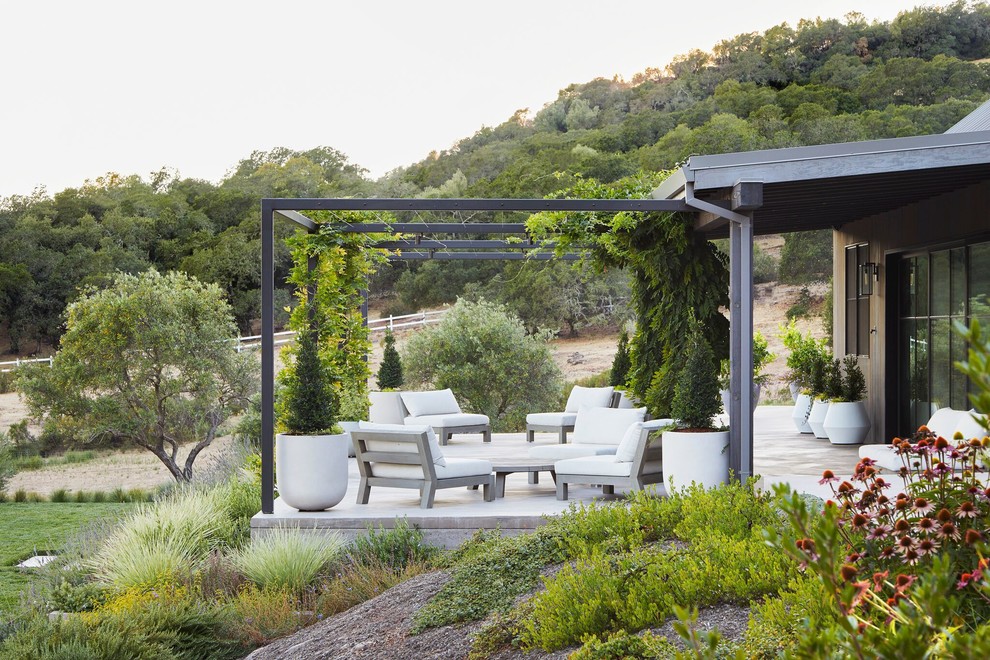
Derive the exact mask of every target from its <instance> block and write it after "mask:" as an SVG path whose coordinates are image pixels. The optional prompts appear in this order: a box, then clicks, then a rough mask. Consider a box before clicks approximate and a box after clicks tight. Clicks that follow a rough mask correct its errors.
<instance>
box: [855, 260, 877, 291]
mask: <svg viewBox="0 0 990 660" xmlns="http://www.w3.org/2000/svg"><path fill="white" fill-rule="evenodd" d="M879 279H880V266H879V265H877V264H875V263H873V262H872V261H868V262H866V263H865V264H860V266H859V278H858V285H857V289H858V291H857V293H858V294H859V295H861V296H872V295H873V283H874V282H876V281H878V280H879Z"/></svg>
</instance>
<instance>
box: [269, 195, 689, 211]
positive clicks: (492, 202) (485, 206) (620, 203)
mask: <svg viewBox="0 0 990 660" xmlns="http://www.w3.org/2000/svg"><path fill="white" fill-rule="evenodd" d="M271 201H273V202H274V201H277V202H278V209H279V211H523V212H527V213H539V212H540V211H582V212H589V211H591V212H594V211H605V212H609V213H614V212H617V211H644V212H650V211H673V212H678V211H681V212H692V209H691V207H690V206H688V205H687V204H686V203H685V202H684V200H681V199H389V198H370V199H357V198H353V199H312V198H303V199H279V200H271Z"/></svg>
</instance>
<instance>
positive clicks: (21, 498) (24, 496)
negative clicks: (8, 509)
mask: <svg viewBox="0 0 990 660" xmlns="http://www.w3.org/2000/svg"><path fill="white" fill-rule="evenodd" d="M14 501H15V502H27V501H28V493H27V491H26V490H24V489H23V488H18V489H17V490H16V491H14Z"/></svg>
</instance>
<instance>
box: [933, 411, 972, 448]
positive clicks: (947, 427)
mask: <svg viewBox="0 0 990 660" xmlns="http://www.w3.org/2000/svg"><path fill="white" fill-rule="evenodd" d="M968 414H969V413H968V412H966V411H965V410H954V409H952V408H940V409H939V410H937V411H936V412H935V414H934V415H932V417H931V419H929V420H928V423H927V424H925V426H927V427H928V430H929V431H931V432H932V433H934V434H935V435H940V436H942V437H943V438H945V439H946V440H951V439H952V434H953V433H955V432H956V427H957V426H959V423H960V422H961V421H963V416H964V415H968Z"/></svg>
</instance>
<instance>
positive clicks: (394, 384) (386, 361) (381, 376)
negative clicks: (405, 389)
mask: <svg viewBox="0 0 990 660" xmlns="http://www.w3.org/2000/svg"><path fill="white" fill-rule="evenodd" d="M384 346H385V348H384V350H383V352H382V363H381V364H380V365H379V366H378V388H379V389H381V390H397V389H399V388H400V387H402V380H403V377H402V360H401V359H400V358H399V351H397V350H395V335H393V334H392V330H390V329H389V330H386V331H385V339H384Z"/></svg>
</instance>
